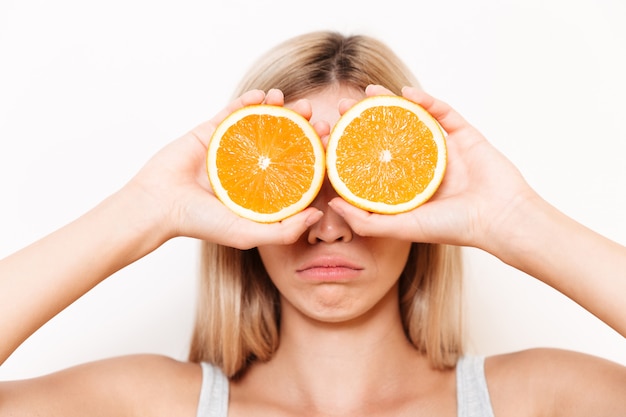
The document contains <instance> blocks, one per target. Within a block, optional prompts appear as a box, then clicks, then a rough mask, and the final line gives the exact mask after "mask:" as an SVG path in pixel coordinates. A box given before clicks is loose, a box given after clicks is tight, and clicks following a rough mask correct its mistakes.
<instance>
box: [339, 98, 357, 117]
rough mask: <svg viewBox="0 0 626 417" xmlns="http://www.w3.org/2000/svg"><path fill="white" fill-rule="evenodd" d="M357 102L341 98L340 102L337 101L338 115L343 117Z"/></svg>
mask: <svg viewBox="0 0 626 417" xmlns="http://www.w3.org/2000/svg"><path fill="white" fill-rule="evenodd" d="M357 102H358V100H355V99H353V98H342V99H341V100H339V104H338V109H339V114H341V115H343V114H344V113H345V112H347V111H348V110H350V109H351V108H352V107H353V106H354V105H355V104H356V103H357Z"/></svg>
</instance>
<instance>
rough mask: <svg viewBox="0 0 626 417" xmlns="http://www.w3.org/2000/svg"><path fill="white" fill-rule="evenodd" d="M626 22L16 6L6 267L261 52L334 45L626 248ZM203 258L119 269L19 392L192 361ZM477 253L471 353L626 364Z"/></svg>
mask: <svg viewBox="0 0 626 417" xmlns="http://www.w3.org/2000/svg"><path fill="white" fill-rule="evenodd" d="M409 4H410V5H411V6H410V8H407V7H409V6H408V5H409ZM625 19H626V3H624V2H623V1H622V0H559V1H555V0H519V1H502V0H482V1H473V2H467V1H462V0H456V1H455V0H445V1H440V0H437V1H433V0H431V1H412V2H409V1H396V0H385V1H370V0H353V1H337V0H333V1H327V0H323V1H315V2H307V3H304V2H303V3H297V2H294V1H287V0H284V1H265V2H263V1H247V2H246V1H241V0H240V1H230V2H225V1H220V2H218V1H213V2H210V1H191V0H177V1H171V2H166V1H147V0H109V1H107V2H85V1H81V0H56V1H46V0H40V1H35V0H15V1H12V0H0V257H4V256H6V255H8V254H10V253H12V252H13V251H16V250H17V249H19V248H21V247H23V246H25V245H27V244H28V243H30V242H32V241H34V240H35V239H37V238H40V237H42V236H44V235H45V234H47V233H49V232H51V231H53V230H54V229H56V228H58V227H60V226H62V225H63V224H65V223H67V222H69V221H71V220H72V219H74V218H76V217H77V216H79V215H80V214H81V213H83V212H85V211H87V210H88V209H89V208H91V207H92V206H94V205H95V204H97V203H98V202H99V201H100V200H101V199H103V198H104V197H106V196H107V195H108V194H110V193H112V192H113V191H115V190H116V189H118V188H119V187H121V186H122V185H123V184H124V183H125V182H126V181H127V180H128V179H129V178H130V177H131V176H132V175H133V174H134V173H135V172H136V171H137V170H138V169H139V168H140V167H141V166H142V165H143V163H144V162H145V161H146V160H147V159H148V158H149V157H150V156H151V155H152V154H153V153H154V152H155V151H156V150H158V149H159V148H160V147H162V146H163V145H165V144H166V143H167V142H168V141H170V140H172V139H174V138H176V137H178V136H179V135H181V134H182V133H184V132H186V131H187V130H188V129H190V128H192V127H193V126H195V125H196V124H198V123H199V122H201V121H203V120H205V119H207V118H209V117H210V116H212V115H213V114H214V113H215V112H216V111H217V110H219V109H220V108H221V107H222V106H223V105H224V104H225V103H226V102H227V101H228V99H229V97H230V95H231V92H232V91H233V89H234V88H235V86H236V84H237V82H238V80H239V78H240V77H241V75H242V74H243V72H244V71H245V70H246V69H247V68H248V66H249V65H250V64H251V63H252V61H253V60H254V59H256V58H257V57H258V55H259V54H260V53H261V52H263V51H265V50H266V49H267V48H269V47H271V46H273V45H274V44H276V43H277V42H279V41H282V40H284V39H286V38H288V37H291V36H293V35H297V34H300V33H303V32H307V31H310V30H316V29H334V30H338V31H342V32H344V33H363V34H369V35H373V36H376V37H378V38H380V39H381V40H383V41H384V42H386V43H388V44H389V45H390V46H392V48H393V49H395V51H396V52H397V53H398V54H399V55H400V56H401V57H402V58H403V59H404V60H405V61H406V62H407V63H408V64H409V65H410V67H411V68H412V69H413V70H414V72H415V73H416V74H417V76H418V78H419V79H420V80H421V82H422V85H423V87H424V88H425V89H426V90H427V91H429V92H430V93H432V94H434V95H435V96H438V97H440V98H442V99H444V100H446V101H448V102H449V103H450V104H452V105H453V106H454V107H455V108H457V109H458V110H459V111H460V112H461V113H462V114H464V115H465V117H466V118H468V119H469V120H470V121H471V122H472V123H473V124H475V125H476V126H478V127H479V128H480V129H481V130H482V132H483V133H485V135H487V137H488V138H489V139H490V141H491V142H492V143H494V144H495V146H496V147H497V148H499V149H500V150H501V151H503V152H504V153H505V154H506V155H507V156H508V157H509V158H510V159H512V160H513V161H514V162H515V164H516V165H517V166H518V167H519V168H520V169H521V170H522V172H523V173H524V175H525V176H526V178H527V179H528V181H529V182H530V183H531V184H532V186H534V187H535V188H536V189H537V190H538V191H539V192H540V194H542V195H543V196H544V197H545V198H546V199H547V200H549V201H550V202H552V203H553V204H554V205H556V206H557V207H559V208H560V209H561V210H562V211H564V212H565V213H567V214H568V215H570V216H572V217H573V218H575V219H577V220H579V221H581V222H582V223H584V224H586V225H588V226H590V227H591V228H593V229H595V230H597V231H599V232H601V233H602V234H604V235H606V236H608V237H610V238H612V239H614V240H617V241H618V242H621V243H626V220H625V219H624V214H625V213H626V192H625V189H626V162H625V155H626V127H625V123H624V119H625V115H626V100H625V99H624V98H625V97H626V81H624V74H626V62H625V58H624V57H625V56H626V26H625V25H624V23H623V22H624V21H625ZM197 248H198V245H197V242H195V241H192V240H189V239H176V240H173V241H170V242H169V243H167V244H166V245H165V246H163V247H161V248H160V249H158V250H157V251H156V252H155V253H153V254H152V255H150V256H148V257H147V258H144V259H142V260H141V261H139V262H138V263H136V264H134V265H131V266H129V267H128V268H126V269H124V270H122V271H120V272H119V273H117V274H116V275H114V276H113V277H112V278H111V279H109V280H107V281H106V282H104V283H103V284H101V285H100V286H98V287H97V288H96V289H95V290H94V291H92V292H91V293H89V294H87V295H86V296H84V297H83V298H82V299H81V300H79V301H78V302H77V303H75V304H74V305H73V306H71V307H70V308H68V309H67V310H66V311H64V312H63V313H62V314H60V315H59V316H57V317H56V318H54V319H53V320H52V321H51V322H50V323H49V324H47V325H46V326H44V327H43V328H42V329H41V330H40V331H39V332H37V333H36V334H35V335H33V336H32V337H31V338H30V339H29V340H28V341H27V342H26V343H24V345H22V347H20V349H18V350H17V351H16V352H15V353H14V355H13V356H12V357H11V358H10V359H9V360H8V361H7V362H6V363H5V364H4V365H3V366H2V367H1V368H0V379H11V378H22V377H28V376H33V375H38V374H41V373H46V372H50V371H53V370H56V369H59V368H63V367H67V366H70V365H73V364H76V363H80V362H84V361H89V360H93V359H97V358H102V357H108V356H112V355H120V354H126V353H134V352H155V353H163V354H167V355H171V356H173V357H176V358H181V359H183V358H185V357H186V350H187V347H188V341H189V337H190V331H191V327H192V322H193V310H194V303H195V295H194V291H195V285H196V268H197V265H196V263H197V262H196V261H197ZM467 255H468V257H467V259H468V260H467V272H468V277H467V286H466V288H467V294H468V295H467V298H468V303H467V305H468V307H467V326H468V333H469V334H470V339H469V342H470V345H469V347H470V350H471V351H472V352H479V353H484V354H491V353H497V352H505V351H511V350H518V349H523V348H528V347H534V346H555V347H565V348H569V349H574V350H579V351H584V352H590V353H594V354H597V355H600V356H604V357H607V358H610V359H613V360H616V361H619V362H621V363H623V364H626V341H625V340H624V338H623V337H621V336H619V335H618V334H617V333H615V332H614V331H612V330H610V329H609V328H608V327H607V326H605V325H604V324H602V323H601V322H599V321H598V320H597V319H595V318H594V317H592V316H591V315H589V314H588V313H586V312H585V311H583V310H582V309H581V308H580V307H578V306H577V305H575V304H574V303H572V302H570V301H569V300H567V299H565V298H564V297H563V296H561V295H560V294H557V293H556V292H555V291H553V290H551V289H549V288H547V287H546V286H544V285H542V284H539V283H538V282H537V281H535V280H534V279H532V278H529V277H527V276H526V275H524V274H522V273H519V272H517V271H515V270H513V269H511V268H509V267H507V266H506V265H503V264H501V263H500V262H499V261H497V260H496V259H494V258H493V257H491V256H489V255H487V254H484V253H480V252H478V251H476V250H468V251H467ZM67 256H72V254H71V253H68V254H67ZM33 262H37V260H36V259H33ZM12 279H15V280H19V279H20V277H12ZM590 279H594V277H590ZM625 308H626V294H625ZM0 320H2V317H0Z"/></svg>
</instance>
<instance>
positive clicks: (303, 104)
mask: <svg viewBox="0 0 626 417" xmlns="http://www.w3.org/2000/svg"><path fill="white" fill-rule="evenodd" d="M290 108H291V109H292V110H293V111H295V112H296V113H299V114H300V115H301V116H302V117H304V118H305V119H307V120H311V116H312V115H313V107H312V106H311V102H310V101H309V100H306V99H301V100H298V101H296V102H295V103H293V104H292V105H291V106H290Z"/></svg>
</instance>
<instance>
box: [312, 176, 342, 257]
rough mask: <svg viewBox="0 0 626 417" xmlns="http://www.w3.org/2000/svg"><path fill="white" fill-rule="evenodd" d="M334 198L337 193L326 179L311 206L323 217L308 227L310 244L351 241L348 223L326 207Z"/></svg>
mask: <svg viewBox="0 0 626 417" xmlns="http://www.w3.org/2000/svg"><path fill="white" fill-rule="evenodd" d="M335 197H337V192H336V191H335V190H334V189H333V188H332V186H331V185H330V183H329V182H328V179H327V180H326V181H325V182H324V185H323V186H322V189H321V190H320V193H319V194H318V195H317V197H316V198H315V200H314V201H313V204H312V206H313V207H315V208H317V209H319V210H322V211H323V212H324V216H322V218H321V219H320V221H318V222H317V223H315V224H314V225H313V226H311V227H310V229H309V232H308V237H307V240H308V242H309V243H310V244H312V245H313V244H315V243H319V242H325V243H332V242H349V241H351V240H352V237H353V234H352V229H351V228H350V226H349V225H348V223H346V221H345V220H344V219H343V217H341V216H340V215H338V214H337V213H336V212H335V211H334V210H333V209H331V208H330V207H329V206H328V202H329V201H330V200H332V199H333V198H335Z"/></svg>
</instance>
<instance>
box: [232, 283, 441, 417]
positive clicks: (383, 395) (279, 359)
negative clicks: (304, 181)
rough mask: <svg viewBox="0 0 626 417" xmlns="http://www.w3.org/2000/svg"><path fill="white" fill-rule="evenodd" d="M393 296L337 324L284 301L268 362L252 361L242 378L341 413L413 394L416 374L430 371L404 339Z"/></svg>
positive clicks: (303, 403)
mask: <svg viewBox="0 0 626 417" xmlns="http://www.w3.org/2000/svg"><path fill="white" fill-rule="evenodd" d="M397 300H398V298H397V292H396V291H390V294H388V295H387V296H386V297H385V298H384V299H382V300H381V301H380V303H379V304H378V305H377V306H375V307H374V308H373V309H372V310H370V311H368V312H367V313H366V314H364V315H362V316H360V317H358V318H356V319H353V320H350V321H346V322H341V323H328V322H320V321H316V320H314V319H311V318H310V317H307V316H305V315H303V314H301V313H300V312H298V311H296V310H295V309H294V308H293V307H292V306H289V305H285V304H284V305H283V311H282V316H281V339H280V346H279V348H278V350H277V351H276V353H275V355H274V357H273V358H272V359H271V360H270V361H269V362H267V363H258V364H255V365H253V366H252V367H251V369H250V370H249V371H248V372H247V374H246V376H244V378H243V380H242V381H241V382H242V383H246V382H250V383H254V382H255V381H257V382H258V383H259V384H263V383H264V384H265V387H266V389H267V390H268V391H269V392H273V393H281V396H282V399H281V400H282V401H284V402H285V403H292V404H294V405H298V406H299V407H301V408H300V409H302V407H310V408H311V409H316V410H320V411H324V412H329V413H330V412H331V411H332V412H333V413H337V414H341V415H348V414H351V412H352V411H355V410H357V409H358V407H360V409H361V410H363V407H364V406H367V404H368V403H370V402H371V403H372V406H377V405H378V406H380V405H382V404H384V403H386V402H389V403H391V404H397V403H398V402H401V401H402V396H403V393H405V394H406V395H407V397H408V396H410V397H411V398H412V397H413V395H415V394H416V389H417V388H418V387H419V385H420V384H419V383H418V380H419V376H420V375H423V374H425V373H429V372H433V370H432V369H431V368H430V366H429V365H428V361H427V360H426V358H425V357H424V356H423V355H422V354H420V353H419V352H418V351H417V350H416V349H415V348H414V347H413V345H411V343H410V342H409V341H408V339H407V337H406V335H405V333H404V330H403V327H402V321H401V319H400V312H399V307H398V301H397ZM246 380H248V381H246ZM414 380H415V381H416V382H415V384H414V385H411V382H412V381H414ZM263 381H264V382H263ZM269 381H271V382H269ZM407 381H408V382H409V384H407ZM407 387H410V388H407ZM257 389H261V390H262V389H264V387H263V386H262V385H258V386H257ZM408 391H410V392H408ZM269 392H268V393H266V394H269ZM269 395H271V394H269ZM399 397H400V398H399Z"/></svg>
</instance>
